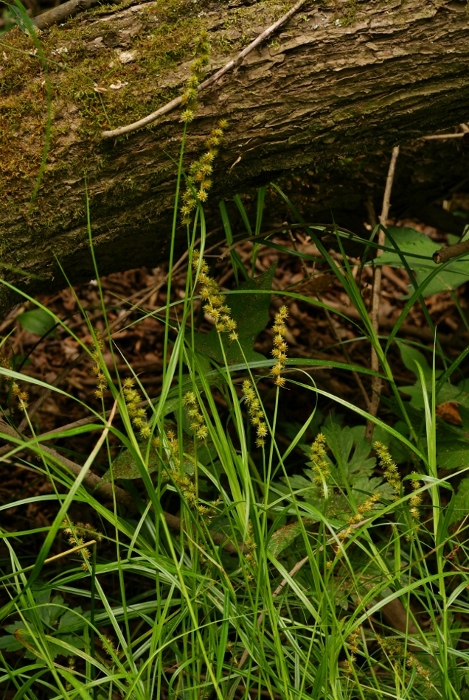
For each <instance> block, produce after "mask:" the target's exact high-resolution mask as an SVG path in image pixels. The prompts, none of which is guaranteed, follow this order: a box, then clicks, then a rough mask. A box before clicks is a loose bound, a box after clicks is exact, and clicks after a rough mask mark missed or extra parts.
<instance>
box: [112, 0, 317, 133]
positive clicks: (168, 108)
mask: <svg viewBox="0 0 469 700" xmlns="http://www.w3.org/2000/svg"><path fill="white" fill-rule="evenodd" d="M307 2H308V0H299V2H297V3H296V5H294V6H293V7H292V8H291V9H290V10H289V11H288V12H286V13H285V14H284V15H283V16H282V17H280V19H278V20H277V21H276V22H274V24H271V25H270V27H268V28H267V29H265V30H264V31H263V32H262V33H261V34H259V36H258V37H256V39H254V41H252V42H251V43H250V44H248V46H246V47H245V48H244V49H243V50H242V51H241V52H240V53H239V54H238V55H237V56H236V58H233V59H232V60H231V61H228V63H226V64H225V65H224V66H223V67H222V68H220V70H218V71H217V72H216V73H214V74H213V75H212V76H210V78H207V80H204V82H203V83H200V85H198V87H197V91H198V92H201V91H202V90H206V89H207V88H208V87H210V86H211V85H213V84H214V83H216V82H217V81H218V80H220V78H221V77H223V76H224V75H225V73H228V72H229V71H230V70H232V69H233V68H236V67H237V66H239V65H240V64H241V63H242V62H243V60H244V59H245V58H246V56H247V55H248V54H249V53H251V51H253V50H254V49H255V48H257V47H258V46H259V45H260V44H262V43H263V42H264V41H266V39H268V38H269V37H270V36H271V35H272V34H273V33H274V32H275V31H277V29H279V27H281V26H282V25H283V24H285V22H287V21H288V20H289V19H290V17H293V15H294V14H295V13H296V12H298V10H299V9H301V8H302V7H303V5H305V4H306V3H307ZM181 104H182V96H181V97H176V98H175V99H174V100H171V102H168V103H167V104H165V105H163V107H160V108H159V109H157V110H156V112H153V113H152V114H149V115H148V116H147V117H144V118H143V119H139V121H137V122H134V123H133V124H127V125H126V126H121V127H119V128H118V129H112V130H110V131H103V132H102V134H101V136H102V137H103V139H112V138H115V137H116V136H122V134H129V133H130V132H131V131H137V129H141V128H142V127H144V126H148V124H152V123H153V122H154V121H156V120H157V119H158V117H162V116H163V115H164V114H168V112H172V111H173V109H176V108H177V107H179V106H180V105H181Z"/></svg>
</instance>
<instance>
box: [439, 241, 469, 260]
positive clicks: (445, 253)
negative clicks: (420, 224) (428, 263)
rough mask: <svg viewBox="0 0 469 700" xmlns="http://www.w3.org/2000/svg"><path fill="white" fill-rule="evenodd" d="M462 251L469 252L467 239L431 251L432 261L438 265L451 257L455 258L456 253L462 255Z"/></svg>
mask: <svg viewBox="0 0 469 700" xmlns="http://www.w3.org/2000/svg"><path fill="white" fill-rule="evenodd" d="M463 253H469V241H462V243H455V244H454V245H449V246H447V247H446V248H440V250H437V251H436V252H435V253H433V256H432V257H433V262H436V263H437V265H439V264H441V263H444V262H446V261H447V260H451V258H457V257H458V255H463Z"/></svg>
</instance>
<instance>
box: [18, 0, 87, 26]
mask: <svg viewBox="0 0 469 700" xmlns="http://www.w3.org/2000/svg"><path fill="white" fill-rule="evenodd" d="M98 2H99V0H68V2H64V3H63V5H58V6H57V7H53V8H52V10H48V11H47V12H43V13H42V14H40V15H37V16H36V17H33V18H32V20H31V21H32V23H33V24H35V25H36V27H37V28H38V29H47V27H51V26H52V25H53V24H59V22H64V21H65V20H66V19H68V18H69V17H73V16H74V15H77V14H78V13H79V12H84V11H85V10H88V9H89V8H90V7H93V5H97V4H98Z"/></svg>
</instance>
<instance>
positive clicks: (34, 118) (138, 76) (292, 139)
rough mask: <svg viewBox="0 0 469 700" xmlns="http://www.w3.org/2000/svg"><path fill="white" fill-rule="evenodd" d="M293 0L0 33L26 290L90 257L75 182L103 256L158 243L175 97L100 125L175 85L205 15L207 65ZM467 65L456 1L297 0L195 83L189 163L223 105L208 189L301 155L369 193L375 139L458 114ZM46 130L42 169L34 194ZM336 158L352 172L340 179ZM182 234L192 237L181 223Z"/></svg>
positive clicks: (169, 182) (156, 252)
mask: <svg viewBox="0 0 469 700" xmlns="http://www.w3.org/2000/svg"><path fill="white" fill-rule="evenodd" d="M293 4H294V2H293V0H288V1H284V2H282V1H280V0H278V1H275V0H258V1H257V2H256V1H254V0H244V2H243V1H240V0H232V1H231V2H227V1H226V0H222V1H220V0H218V1H216V2H208V0H204V1H203V2H202V0H195V1H194V0H156V1H151V2H143V3H142V2H140V3H138V4H137V3H133V2H131V1H130V2H129V0H126V1H125V2H124V3H123V4H121V5H117V6H116V5H108V6H100V7H99V8H98V9H95V10H90V11H88V12H86V13H83V14H82V15H78V16H76V17H74V18H73V19H70V20H69V21H68V22H65V23H64V24H63V25H60V26H58V27H57V26H55V27H51V28H49V29H47V30H45V31H43V32H41V34H40V36H39V42H40V46H35V44H34V41H33V39H32V38H31V37H28V36H25V35H24V34H22V33H21V32H20V31H19V30H18V29H14V30H12V31H11V32H10V33H9V34H7V35H6V36H4V37H3V39H2V41H1V43H2V46H1V47H0V129H1V135H0V148H1V161H0V176H1V181H0V203H1V205H2V206H1V209H0V253H1V260H2V262H3V265H4V276H5V278H6V279H7V280H9V281H10V282H12V283H14V284H19V285H20V286H22V287H23V288H26V289H27V290H28V291H31V292H36V291H38V290H40V289H43V288H48V289H50V288H51V287H52V286H55V287H57V286H60V285H62V284H63V278H62V274H61V272H60V269H59V267H58V264H57V261H56V259H57V258H58V259H59V260H60V262H61V264H62V265H63V267H64V268H65V271H66V273H67V275H68V276H69V278H70V280H71V281H72V282H77V281H80V280H83V279H86V278H87V277H88V278H89V277H90V276H92V275H93V274H94V273H93V268H92V265H91V256H90V252H89V243H88V229H87V218H86V205H85V190H87V192H88V196H89V202H90V214H91V227H92V238H93V243H94V246H95V252H96V255H97V258H98V262H99V268H100V271H101V272H102V273H107V272H110V271H115V270H118V269H123V268H128V267H131V266H136V265H140V264H146V265H149V266H154V265H156V264H157V263H159V262H160V261H161V260H162V259H164V258H165V256H166V255H167V250H168V244H169V238H170V229H171V218H172V208H173V201H174V193H175V181H176V167H175V165H174V159H176V160H177V158H178V153H179V147H180V141H181V134H182V126H181V122H180V114H179V113H178V112H173V113H171V114H168V115H166V116H165V117H163V118H162V119H161V120H160V121H158V122H156V123H155V124H154V125H152V127H150V128H146V129H144V130H141V131H137V132H135V133H132V134H130V135H129V136H128V137H121V138H119V139H116V140H105V139H103V138H102V137H101V132H102V130H103V129H110V128H116V127H118V126H121V125H124V124H126V123H129V122H132V121H135V120H136V119H139V118H142V117H144V116H146V114H148V113H150V112H153V111H155V110H156V109H157V108H158V107H159V106H161V105H163V104H165V103H166V102H167V101H168V100H170V99H172V98H174V97H175V96H177V95H178V94H180V91H181V89H182V88H183V86H184V82H185V80H186V79H187V77H188V75H189V71H190V62H191V60H192V57H193V50H194V45H195V42H196V40H197V37H198V35H199V34H200V31H201V30H202V29H207V30H208V31H209V35H210V40H211V43H212V55H211V64H210V67H209V71H208V74H210V73H211V72H213V71H215V70H216V69H218V68H219V67H220V66H222V65H223V64H224V63H225V62H227V61H228V60H229V59H230V58H232V57H234V56H235V55H236V54H237V52H239V51H240V50H241V49H242V48H243V47H244V46H245V45H246V44H247V43H249V42H250V41H251V40H252V39H253V38H255V36H256V35H257V34H258V33H260V32H261V31H262V30H263V29H265V28H266V27H267V26H269V24H271V23H272V22H274V21H275V20H276V19H278V18H279V17H280V16H281V15H282V14H283V13H284V12H285V11H286V10H288V8H289V7H291V6H292V5H293ZM468 67H469V14H468V12H467V3H466V2H465V1H464V2H458V1H456V0H393V1H391V0H386V1H383V0H374V1H373V0H372V1H369V2H356V0H353V2H351V1H350V0H329V1H328V0H324V1H323V2H322V3H317V2H311V3H307V4H306V6H305V7H304V9H303V10H301V11H300V12H299V13H297V15H295V16H294V17H293V19H291V20H290V21H289V22H288V24H287V25H285V26H284V27H282V29H281V30H280V31H279V33H278V34H277V35H275V36H274V37H273V38H271V39H270V40H269V41H268V42H267V43H266V44H265V45H263V46H262V47H261V48H260V49H259V50H256V51H254V52H252V53H251V54H250V55H249V56H248V57H247V59H246V60H245V62H244V63H243V64H242V65H241V66H240V67H239V68H238V69H237V70H236V71H235V72H234V73H231V74H227V75H226V76H225V77H224V78H223V79H222V80H221V81H220V82H219V84H218V85H216V86H215V87H212V88H211V89H209V90H208V91H207V93H203V94H202V95H201V103H200V109H199V111H198V113H197V115H196V118H195V120H194V122H193V123H192V124H191V125H190V128H189V131H188V138H187V148H186V155H185V164H186V165H188V164H189V163H190V162H191V161H192V160H194V159H196V158H197V157H198V156H200V155H201V153H202V152H203V151H204V140H205V139H206V137H207V136H208V134H209V133H210V130H211V128H212V127H213V126H214V124H215V123H216V121H217V120H219V119H220V118H225V119H227V120H228V122H229V128H228V130H227V132H226V136H225V140H224V143H223V147H222V148H221V150H220V153H219V156H218V158H217V160H216V161H215V163H214V174H213V188H212V190H211V196H210V200H211V202H213V203H216V202H217V201H218V199H219V198H220V197H222V196H229V195H230V194H233V193H235V192H240V191H243V190H245V189H246V188H249V187H251V186H253V185H256V184H259V183H265V182H268V181H269V180H271V179H273V178H276V177H278V176H279V175H281V174H285V173H287V172H288V171H292V170H295V169H298V168H301V167H303V168H304V167H310V168H312V170H313V171H314V173H315V174H316V175H315V177H316V179H317V180H318V188H317V189H318V193H319V195H320V196H319V199H320V200H321V206H324V205H325V206H329V205H330V201H333V200H334V198H335V199H337V200H340V201H342V202H343V201H345V200H347V198H349V199H350V202H352V203H353V202H356V201H357V200H358V199H361V200H362V199H363V183H364V182H365V181H366V179H367V178H366V177H364V176H363V172H364V162H365V161H366V162H370V153H377V154H378V155H377V156H376V170H377V171H379V170H380V167H381V165H383V164H384V166H385V165H386V164H387V158H388V153H389V151H390V149H391V147H392V146H393V145H394V144H396V143H398V142H405V141H408V140H410V139H415V138H417V137H419V136H421V135H422V134H426V133H431V132H433V131H434V130H436V129H441V128H444V127H447V126H452V125H454V124H458V123H459V122H463V121H465V120H466V119H467V105H468V104H469V78H468V75H469V73H468ZM49 96H50V101H49ZM48 104H49V115H50V118H49V120H48ZM48 124H49V126H48ZM48 139H49V144H48V149H47V153H46V163H45V170H44V173H43V175H42V179H41V182H40V187H39V190H38V192H37V194H36V196H35V197H34V199H33V200H32V193H33V191H34V189H35V185H36V184H37V182H38V176H39V173H40V171H41V162H42V160H43V157H44V153H45V150H44V149H45V144H46V141H47V140H48ZM431 148H433V149H435V148H438V147H437V146H434V145H432V146H431ZM381 154H383V155H381ZM363 155H365V156H366V157H365V159H364V158H363ZM331 172H334V173H337V174H338V175H337V177H339V173H345V176H344V177H343V179H342V182H341V183H339V185H340V187H339V189H337V187H336V188H335V189H334V183H333V182H332V181H331V177H330V173H331ZM328 173H329V176H326V175H327V174H328ZM446 175H447V173H444V176H446ZM323 180H324V182H327V183H328V184H327V186H324V184H323ZM321 188H322V190H321ZM321 191H322V195H321V194H320V192H321ZM326 191H327V192H328V193H329V195H331V193H332V195H331V196H332V199H331V200H330V201H328V199H327V197H328V196H329V195H327V196H326V194H324V193H325V192H326ZM179 235H180V236H181V240H184V239H185V232H184V231H182V230H181V231H179ZM36 276H39V277H40V278H41V279H36ZM6 303H7V301H6V300H5V301H4V304H3V306H5V304H6Z"/></svg>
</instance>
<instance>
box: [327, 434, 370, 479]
mask: <svg viewBox="0 0 469 700" xmlns="http://www.w3.org/2000/svg"><path fill="white" fill-rule="evenodd" d="M323 433H324V435H325V436H326V440H327V445H328V447H329V448H330V449H331V451H332V454H333V455H334V458H335V460H336V462H337V465H338V467H339V469H338V474H337V478H338V484H339V485H343V483H342V482H343V478H341V475H342V476H345V477H346V478H347V479H348V481H349V483H352V482H353V481H354V479H355V477H354V476H353V475H354V474H357V473H359V474H365V475H369V474H371V472H372V471H373V469H374V468H375V465H376V460H375V458H374V457H370V456H369V455H370V452H371V443H370V441H369V440H366V439H365V426H356V427H355V428H349V427H348V426H344V427H343V428H341V427H340V425H338V424H337V423H334V422H332V420H329V421H328V422H327V425H325V426H324V428H323Z"/></svg>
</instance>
